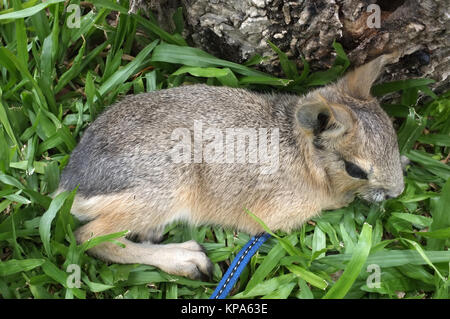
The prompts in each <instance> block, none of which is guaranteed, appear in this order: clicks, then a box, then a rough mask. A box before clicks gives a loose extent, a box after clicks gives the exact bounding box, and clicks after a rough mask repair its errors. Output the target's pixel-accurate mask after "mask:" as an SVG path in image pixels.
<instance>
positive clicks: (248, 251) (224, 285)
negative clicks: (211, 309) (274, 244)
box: [209, 233, 270, 299]
mask: <svg viewBox="0 0 450 319" xmlns="http://www.w3.org/2000/svg"><path fill="white" fill-rule="evenodd" d="M269 238H270V234H268V233H263V234H260V235H256V236H254V237H252V239H250V240H249V241H248V243H247V244H245V246H244V247H242V249H241V250H240V251H239V252H238V254H237V255H236V257H235V258H234V260H233V262H232V263H231V265H230V267H229V268H228V270H227V272H226V273H225V275H224V276H223V277H222V280H221V281H220V282H219V285H218V286H217V288H216V290H214V292H213V294H212V295H211V297H209V299H225V298H226V296H228V293H229V292H230V290H231V288H233V286H234V284H235V283H236V281H237V280H238V278H239V276H240V275H241V273H242V271H243V270H244V268H245V266H246V265H247V264H248V262H249V261H250V259H251V258H252V256H253V255H254V254H255V253H256V252H257V251H258V249H259V247H261V245H262V244H263V243H264V242H265V241H266V240H267V239H269Z"/></svg>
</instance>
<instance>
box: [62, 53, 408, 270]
mask: <svg viewBox="0 0 450 319" xmlns="http://www.w3.org/2000/svg"><path fill="white" fill-rule="evenodd" d="M393 58H394V56H388V55H384V56H381V57H379V58H378V59H375V60H374V61H372V62H370V63H369V64H366V65H364V66H362V67H361V68H359V69H356V70H355V71H352V72H350V73H349V74H348V75H346V76H345V77H344V78H343V79H341V80H340V81H338V82H337V83H336V84H333V85H330V86H327V87H324V88H321V89H318V90H316V91H313V92H311V93H309V94H308V95H306V96H303V97H299V96H294V95H273V94H256V93H252V92H250V91H247V90H243V89H233V88H226V87H210V86H205V85H194V86H183V87H179V88H174V89H168V90H161V91H157V92H152V93H146V94H139V95H135V96H128V97H126V98H124V99H122V100H121V101H120V102H118V103H116V104H115V105H113V106H111V107H110V108H109V109H108V110H107V111H105V112H104V113H103V114H102V115H100V116H99V118H98V119H97V120H96V121H95V122H94V123H92V125H91V126H90V127H89V128H88V129H87V130H86V131H85V133H84V136H83V138H82V139H81V141H80V143H79V145H78V146H77V147H76V149H75V150H74V151H73V153H72V156H71V159H70V162H69V164H68V165H67V167H66V168H65V169H64V171H63V174H62V176H61V184H60V190H59V191H63V190H71V189H74V188H75V187H76V186H77V185H79V188H78V192H77V196H76V198H75V202H74V205H73V213H74V214H75V216H77V217H78V218H79V219H80V220H83V221H86V222H87V223H86V224H85V225H84V226H82V227H80V229H78V230H77V232H76V235H77V239H78V240H79V241H80V242H83V241H86V240H88V239H89V238H91V237H92V236H98V235H104V234H107V233H112V232H118V231H122V230H130V232H131V233H132V234H135V235H137V236H138V237H139V238H140V239H141V240H142V241H143V242H142V243H134V242H131V241H130V240H128V239H126V238H122V239H121V241H122V242H123V243H125V245H126V248H120V247H118V246H116V245H114V244H111V243H105V244H102V245H100V246H97V247H94V248H93V249H91V250H90V253H92V254H93V255H95V256H98V257H100V258H103V259H105V260H109V261H112V262H119V263H145V264H150V265H154V266H157V267H160V268H161V269H163V270H165V271H167V272H169V273H173V274H178V275H183V276H189V277H191V278H199V277H200V276H201V274H209V273H210V271H211V269H212V268H211V263H210V261H209V260H208V258H207V257H206V255H205V253H204V251H203V250H202V249H201V247H200V246H199V245H198V244H197V243H196V242H193V241H189V242H186V243H182V244H170V245H158V244H156V243H155V242H156V241H157V240H158V239H159V238H160V237H161V234H162V230H163V229H164V226H165V225H167V224H168V223H170V222H173V221H176V220H183V221H185V222H187V223H189V224H193V225H200V224H215V225H221V226H223V227H231V228H234V229H238V230H241V231H245V232H248V233H251V234H255V233H259V232H261V231H262V228H261V227H260V225H259V224H258V223H256V222H255V221H254V220H253V219H252V218H250V217H249V216H248V215H247V214H246V213H245V212H244V208H248V209H249V210H250V211H252V212H253V213H254V214H256V215H257V216H259V217H260V218H261V219H262V220H263V221H265V222H266V224H267V225H268V226H269V227H270V228H271V229H273V230H277V229H280V230H285V231H291V230H292V229H295V228H297V227H299V226H301V224H302V223H304V222H305V221H307V220H308V219H310V218H312V217H314V216H316V215H317V214H319V213H320V212H321V211H322V210H326V209H335V208H339V207H342V206H345V205H347V204H349V203H350V202H351V201H352V200H353V199H354V197H355V196H357V195H358V196H361V197H363V198H365V199H366V200H369V201H381V200H384V199H386V198H390V197H396V196H398V195H399V194H400V193H401V192H402V191H403V178H402V169H401V164H400V156H399V153H398V146H397V141H396V136H395V131H394V129H393V127H392V123H391V121H390V119H389V118H388V116H387V115H386V113H385V112H384V111H383V110H382V109H381V108H380V106H379V105H378V103H377V101H376V100H375V99H374V98H372V97H370V94H369V90H370V86H371V84H372V83H373V82H374V81H375V79H376V77H377V76H378V75H379V73H380V72H381V70H382V67H383V65H384V64H385V63H388V62H390V61H391V60H392V59H393ZM194 121H201V122H202V123H203V125H204V127H205V128H204V129H206V128H219V129H221V130H223V131H225V130H226V129H227V128H255V129H258V128H266V129H268V130H269V132H271V131H273V130H275V129H278V130H279V157H278V160H279V163H278V169H277V170H276V171H275V172H273V173H270V174H262V173H261V170H260V168H261V163H248V162H247V163H236V162H234V163H228V164H226V163H206V162H201V163H174V161H173V158H172V157H171V155H170V154H171V150H173V147H174V144H175V143H177V142H178V141H174V140H172V138H171V137H172V134H173V132H174V130H176V129H179V128H187V129H189V132H193V125H194ZM192 142H193V140H192ZM204 142H207V141H204ZM192 145H193V144H192ZM270 145H272V144H270V143H269V146H270ZM245 148H246V149H247V150H249V147H248V145H245ZM192 152H193V150H192ZM191 155H193V154H191ZM344 160H345V161H347V162H351V163H353V164H355V165H357V166H358V167H359V168H360V169H362V170H363V171H364V173H365V174H367V180H366V179H361V178H355V177H352V176H350V175H349V173H348V172H347V171H346V169H345V164H344Z"/></svg>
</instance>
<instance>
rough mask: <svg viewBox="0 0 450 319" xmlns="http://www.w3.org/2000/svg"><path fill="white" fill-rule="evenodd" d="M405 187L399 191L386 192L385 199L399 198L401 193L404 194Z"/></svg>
mask: <svg viewBox="0 0 450 319" xmlns="http://www.w3.org/2000/svg"><path fill="white" fill-rule="evenodd" d="M403 190H404V187H402V188H401V189H399V190H386V191H385V192H384V199H385V200H387V199H392V198H396V197H398V196H400V194H401V193H403Z"/></svg>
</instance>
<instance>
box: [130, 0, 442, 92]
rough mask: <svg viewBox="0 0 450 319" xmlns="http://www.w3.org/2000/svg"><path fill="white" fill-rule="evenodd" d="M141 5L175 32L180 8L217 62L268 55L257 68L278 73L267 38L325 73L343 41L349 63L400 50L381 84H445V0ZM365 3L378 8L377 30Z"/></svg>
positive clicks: (171, 0)
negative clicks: (422, 80)
mask: <svg viewBox="0 0 450 319" xmlns="http://www.w3.org/2000/svg"><path fill="white" fill-rule="evenodd" d="M142 4H146V5H147V8H150V9H151V10H152V11H153V12H154V13H156V16H157V17H158V20H159V21H160V22H161V24H162V26H163V27H164V28H166V29H169V30H170V29H172V28H173V27H174V26H173V25H172V14H173V13H174V11H175V9H176V8H177V7H179V6H180V4H182V6H183V7H184V13H185V20H186V30H185V34H184V36H185V37H186V38H187V39H188V40H189V41H191V44H193V45H194V46H197V47H200V48H203V49H204V50H206V51H208V52H210V53H212V54H214V55H215V56H217V57H221V58H224V59H228V60H231V61H234V62H238V63H242V62H244V61H246V60H247V59H248V58H250V57H251V56H252V55H254V54H260V55H263V56H270V57H271V58H270V59H269V60H267V61H265V62H263V63H262V65H261V66H260V67H261V68H262V69H263V70H265V71H267V72H270V73H274V74H277V73H278V72H279V66H278V61H277V58H276V57H275V54H274V52H273V51H272V50H271V49H270V47H269V46H268V44H267V40H270V41H272V42H273V43H275V44H276V45H277V46H279V48H280V49H281V50H282V51H284V52H286V53H287V54H288V56H290V57H291V58H292V59H293V60H295V61H297V63H298V64H299V67H302V62H301V59H300V58H299V56H300V55H303V56H304V57H305V58H306V60H307V61H308V62H310V64H311V66H312V67H313V69H325V68H328V67H329V66H330V65H331V64H332V62H333V59H334V53H333V49H332V43H333V40H335V39H336V41H338V42H340V43H341V44H342V45H343V47H344V49H345V51H346V52H347V53H348V55H349V58H350V60H351V62H352V64H353V65H360V64H363V63H365V62H367V61H368V60H370V59H372V58H373V57H376V56H378V55H380V54H381V53H384V52H390V51H392V50H394V49H399V50H400V52H401V53H402V54H401V56H402V58H401V59H400V60H399V62H398V63H396V64H394V65H391V66H390V67H389V68H388V71H387V72H386V73H385V75H384V77H383V79H382V80H383V81H389V80H398V79H405V78H412V77H429V78H433V79H435V80H436V81H437V83H436V84H435V85H434V87H435V91H436V92H442V91H444V90H447V89H448V88H449V87H450V85H449V84H450V76H449V75H450V54H449V53H450V28H449V27H450V21H449V17H450V13H449V11H448V8H449V7H450V5H449V4H450V3H449V1H448V0H442V1H438V0H435V1H433V0H406V1H405V0H378V1H375V0H328V1H325V0H297V1H288V0H182V1H177V0H134V2H133V1H132V5H142ZM370 4H377V5H378V6H379V8H380V9H381V15H380V16H381V21H380V27H379V28H376V27H373V25H370V23H369V24H368V23H367V20H368V19H370V21H372V22H373V21H374V20H373V19H372V18H373V17H374V15H373V14H374V11H368V6H369V5H370Z"/></svg>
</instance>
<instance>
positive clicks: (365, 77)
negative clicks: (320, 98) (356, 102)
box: [337, 51, 400, 100]
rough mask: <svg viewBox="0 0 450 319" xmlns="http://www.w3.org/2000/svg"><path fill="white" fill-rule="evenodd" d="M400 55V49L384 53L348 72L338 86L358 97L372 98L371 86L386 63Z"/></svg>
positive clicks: (362, 98)
mask: <svg viewBox="0 0 450 319" xmlns="http://www.w3.org/2000/svg"><path fill="white" fill-rule="evenodd" d="M399 56H400V53H399V51H395V52H394V53H391V54H384V55H382V56H379V57H378V58H376V59H374V60H372V61H370V62H369V63H366V64H364V65H362V66H360V67H358V68H356V69H355V70H353V71H351V72H349V73H347V74H346V75H345V76H344V77H343V78H342V79H341V80H339V82H338V83H337V85H338V88H339V89H340V90H341V91H342V92H344V93H346V94H348V95H350V96H352V97H354V98H357V99H361V100H367V99H370V98H371V95H370V88H371V87H372V84H373V83H374V82H375V80H376V79H377V78H378V76H379V75H380V73H381V72H382V70H383V67H384V66H385V65H386V64H389V63H393V62H395V61H396V60H397V59H398V57H399Z"/></svg>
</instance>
